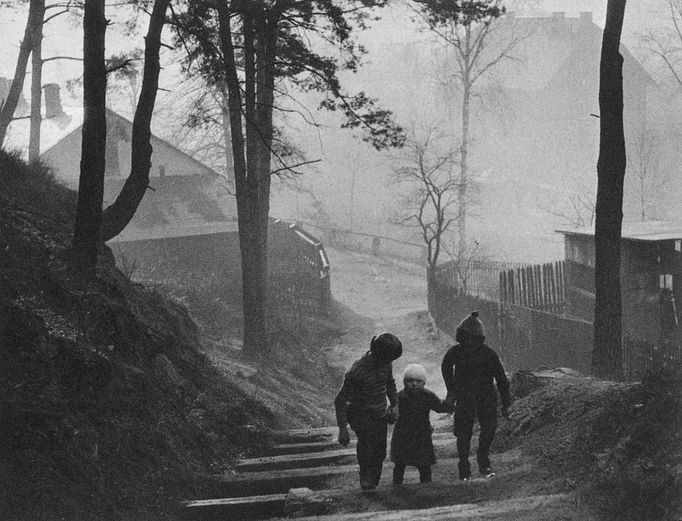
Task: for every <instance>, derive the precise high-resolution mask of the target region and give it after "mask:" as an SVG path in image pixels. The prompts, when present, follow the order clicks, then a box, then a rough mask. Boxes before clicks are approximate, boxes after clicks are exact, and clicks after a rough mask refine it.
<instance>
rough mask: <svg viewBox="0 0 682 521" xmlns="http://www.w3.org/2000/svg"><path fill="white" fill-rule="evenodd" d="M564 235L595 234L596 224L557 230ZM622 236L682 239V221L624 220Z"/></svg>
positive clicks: (628, 238)
mask: <svg viewBox="0 0 682 521" xmlns="http://www.w3.org/2000/svg"><path fill="white" fill-rule="evenodd" d="M555 231H556V232H558V233H563V234H564V235H583V236H594V226H585V227H581V228H566V229H559V230H555ZM621 237H622V238H623V239H624V240H630V241H644V242H657V241H671V240H678V239H682V223H680V222H673V221H644V222H642V221H638V222H624V223H623V226H622V229H621Z"/></svg>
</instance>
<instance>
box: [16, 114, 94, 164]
mask: <svg viewBox="0 0 682 521" xmlns="http://www.w3.org/2000/svg"><path fill="white" fill-rule="evenodd" d="M63 111H64V114H63V115H62V116H59V117H54V118H43V121H42V124H41V126H40V153H41V154H42V153H43V152H46V151H47V150H49V149H50V148H52V147H53V146H55V145H56V144H57V143H59V141H61V140H62V139H64V138H65V137H66V136H68V135H69V134H71V133H72V132H75V131H76V130H78V129H79V128H80V126H81V125H82V124H83V108H82V107H63ZM30 127H31V123H30V121H29V120H28V119H26V118H24V119H15V120H14V121H12V122H11V123H10V125H9V127H8V129H7V138H6V145H5V148H6V149H7V150H17V151H19V152H20V153H21V156H22V157H23V158H24V159H26V158H28V142H29V136H30V130H31V128H30Z"/></svg>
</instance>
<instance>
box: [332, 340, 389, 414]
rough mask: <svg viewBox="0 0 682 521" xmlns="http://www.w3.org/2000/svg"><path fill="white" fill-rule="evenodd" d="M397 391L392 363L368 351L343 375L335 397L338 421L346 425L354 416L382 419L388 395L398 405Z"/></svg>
mask: <svg viewBox="0 0 682 521" xmlns="http://www.w3.org/2000/svg"><path fill="white" fill-rule="evenodd" d="M396 391H397V390H396V385H395V380H394V379H393V364H391V363H390V362H385V361H381V360H379V359H377V357H375V356H374V355H373V354H372V353H371V352H369V351H368V352H367V353H365V354H364V355H363V356H362V358H360V359H359V360H357V361H356V362H355V363H353V365H352V366H351V368H350V369H348V371H346V374H345V375H344V377H343V385H342V386H341V389H340V390H339V392H338V394H337V395H336V398H335V399H334V407H335V410H336V422H337V424H338V425H339V426H345V425H346V424H347V423H348V417H349V416H351V415H356V416H366V417H368V418H383V417H384V416H386V398H388V401H389V403H390V404H391V406H393V405H395V403H396V401H397V396H396Z"/></svg>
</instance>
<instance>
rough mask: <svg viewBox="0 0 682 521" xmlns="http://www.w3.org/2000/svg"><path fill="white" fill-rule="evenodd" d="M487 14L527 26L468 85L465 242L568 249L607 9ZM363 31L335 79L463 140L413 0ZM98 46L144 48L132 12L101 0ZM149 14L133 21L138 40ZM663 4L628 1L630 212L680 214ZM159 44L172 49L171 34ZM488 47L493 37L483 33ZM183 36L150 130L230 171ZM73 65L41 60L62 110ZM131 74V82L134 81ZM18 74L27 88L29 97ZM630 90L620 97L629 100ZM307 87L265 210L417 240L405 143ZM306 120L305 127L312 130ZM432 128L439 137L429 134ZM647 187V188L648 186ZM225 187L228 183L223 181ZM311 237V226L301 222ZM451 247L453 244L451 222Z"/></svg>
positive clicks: (568, 4)
mask: <svg viewBox="0 0 682 521" xmlns="http://www.w3.org/2000/svg"><path fill="white" fill-rule="evenodd" d="M505 5H506V7H507V11H508V12H507V15H506V16H505V17H504V19H502V20H500V21H498V22H495V23H500V24H503V25H504V26H505V29H504V31H503V34H506V35H507V36H508V35H509V34H512V33H514V32H516V34H522V35H523V36H522V37H521V38H520V41H519V43H518V45H516V46H515V47H514V48H513V49H512V50H511V51H510V53H509V55H508V56H507V57H506V59H505V60H502V61H500V63H499V64H497V65H496V66H495V67H492V68H491V69H490V70H489V72H488V73H486V75H485V77H484V78H483V79H482V80H481V82H480V83H479V84H478V86H477V89H476V93H475V96H474V99H473V101H472V106H471V136H470V146H471V148H470V154H469V165H470V168H471V186H472V190H470V191H469V194H470V197H471V201H470V202H469V204H468V206H467V208H468V214H467V236H468V241H470V243H471V244H472V248H473V249H474V250H475V252H476V255H477V256H478V257H480V258H488V259H494V260H502V261H511V262H528V263H537V262H544V261H548V260H556V259H559V258H562V257H563V237H562V236H561V235H560V234H558V233H556V232H555V230H557V229H564V228H566V227H571V226H575V225H589V224H591V220H592V215H593V200H594V193H595V189H596V163H597V155H598V144H599V120H598V112H599V110H598V99H597V94H598V74H599V69H598V63H599V46H600V43H601V40H600V37H601V36H600V31H599V28H601V27H602V26H603V21H604V15H605V10H606V3H605V2H603V1H597V0H593V1H591V0H579V1H578V0H576V1H559V0H553V1H541V0H536V1H521V0H519V1H510V2H506V3H505ZM0 13H1V17H0V34H1V35H2V36H1V37H0V41H2V43H3V48H4V49H5V51H4V52H3V53H1V54H0V76H2V77H5V78H9V79H11V77H12V76H13V72H14V61H15V59H16V52H17V51H18V46H19V42H20V39H21V37H22V34H23V28H24V24H25V18H26V13H25V11H24V10H23V9H19V8H17V9H11V8H3V9H2V11H0ZM377 14H378V15H379V16H380V17H381V18H380V19H378V20H376V21H373V22H372V23H371V27H370V28H369V29H367V30H366V31H364V32H360V33H358V39H359V42H360V43H361V44H362V45H363V46H364V47H365V48H366V50H367V54H366V55H365V57H364V60H363V63H362V64H361V66H360V67H359V68H358V71H357V73H356V74H351V73H345V74H343V75H342V81H343V83H344V85H345V87H346V89H347V90H348V91H360V90H362V91H365V92H366V94H367V95H368V96H371V97H374V98H377V100H378V102H379V104H380V105H381V106H382V107H383V108H386V109H388V110H391V111H392V112H393V113H394V115H395V118H396V120H397V122H398V123H399V124H401V125H402V126H403V127H404V128H405V129H406V131H407V133H408V136H409V137H410V138H411V139H414V140H415V141H419V140H420V139H423V138H424V136H425V135H427V134H429V132H432V133H433V135H434V136H435V137H434V140H433V143H435V144H434V147H436V148H435V150H447V149H449V148H456V147H458V140H459V139H460V137H459V136H460V135H461V120H460V113H459V107H460V104H461V102H460V101H459V100H460V99H461V94H462V93H461V90H460V89H458V87H457V85H456V82H453V81H452V69H453V56H452V53H451V51H450V52H449V51H448V50H447V49H446V47H445V46H444V45H443V44H442V43H441V41H439V40H438V38H437V37H436V36H434V34H433V33H430V32H429V31H427V30H425V26H424V24H423V23H422V22H421V21H420V19H419V17H418V16H417V14H416V12H415V11H414V9H413V8H412V7H411V6H410V3H409V2H403V1H399V2H394V3H393V4H391V5H390V6H389V7H387V8H384V9H381V10H379V11H378V12H377ZM69 16H70V18H65V17H62V18H60V19H57V20H55V21H54V23H50V24H48V25H47V26H46V27H45V38H44V43H43V56H44V57H46V58H47V57H50V56H68V57H79V56H81V55H82V30H81V28H80V25H79V19H78V18H77V17H75V16H71V15H69ZM107 16H109V17H110V18H111V20H112V24H111V26H110V27H109V29H108V32H107V54H108V55H109V54H114V53H118V52H123V51H130V50H132V49H133V47H131V44H134V45H137V46H141V45H142V42H143V40H142V38H141V37H137V38H131V37H130V36H129V35H128V33H126V31H127V30H129V29H130V17H129V14H127V13H126V12H125V11H123V10H120V9H118V10H117V9H113V8H109V9H108V11H107ZM145 21H146V18H144V17H142V18H141V19H140V23H141V26H140V27H137V28H136V29H135V30H136V31H137V32H136V34H138V35H142V34H144V31H145V30H146V28H145V27H144V23H145ZM671 28H672V26H671V17H670V12H669V10H668V2H667V1H666V0H648V1H643V0H640V1H630V2H628V5H627V9H626V15H625V22H624V29H623V37H622V42H623V46H624V48H625V49H626V51H627V52H626V51H625V50H624V55H625V58H626V64H625V68H624V71H625V72H624V76H625V80H624V85H625V87H624V88H625V91H626V99H625V111H626V114H625V118H626V143H627V145H628V172H627V174H626V194H625V203H624V204H625V209H624V211H625V218H626V220H654V219H656V220H673V221H681V220H682V214H681V211H680V208H682V205H681V203H682V200H680V199H681V198H682V181H681V180H680V176H679V166H678V165H679V164H680V160H681V159H682V158H681V157H680V151H679V150H678V149H679V146H678V144H677V143H678V142H679V138H680V128H679V123H678V122H679V121H680V117H679V116H680V112H681V109H682V104H681V103H680V101H681V100H680V92H679V86H677V85H676V84H675V83H674V82H673V81H672V80H673V78H672V77H671V74H670V73H669V70H668V69H667V68H666V66H665V64H664V63H663V61H662V60H660V59H659V58H657V57H656V56H655V54H654V53H652V44H651V41H650V40H649V39H648V38H647V36H648V35H651V34H656V35H659V36H660V37H663V36H664V35H666V34H667V31H669V30H671ZM164 42H165V43H166V44H169V45H171V46H173V45H174V44H173V42H172V40H171V36H170V32H169V31H168V29H166V30H165V32H164ZM490 45H491V48H494V46H495V45H499V42H498V43H496V41H495V40H494V39H491V44H490ZM182 52H183V51H182V49H181V46H179V45H177V48H176V50H171V49H168V48H164V49H162V63H163V70H162V72H161V77H160V87H161V89H162V90H161V91H160V92H159V95H158V98H157V104H156V113H155V117H154V120H153V122H152V130H153V133H154V134H155V135H157V136H159V137H161V138H163V139H165V140H167V141H168V142H170V143H171V144H172V145H174V146H177V147H178V148H180V149H182V150H184V151H186V152H188V153H189V154H191V155H192V156H194V157H195V158H197V159H198V160H200V161H202V162H204V163H205V164H206V165H208V166H210V167H211V168H213V169H215V170H216V171H217V172H218V173H220V174H221V175H224V176H225V179H226V186H227V187H229V183H230V181H231V175H230V173H231V168H230V167H229V166H227V165H228V164H229V158H227V157H225V154H224V147H223V149H222V152H221V139H222V138H221V137H220V135H219V134H218V133H217V132H212V131H210V130H207V129H206V128H202V127H192V126H190V125H188V118H189V114H190V108H191V107H192V104H193V103H195V102H196V99H197V98H198V97H199V96H200V95H201V91H202V85H201V84H199V83H197V84H194V83H192V81H191V80H188V79H186V78H184V77H183V76H182V74H181V70H180V67H179V65H178V63H179V59H178V56H179V55H181V54H182ZM81 75H82V65H81V63H79V62H77V61H75V60H55V61H50V62H47V63H46V64H45V67H44V70H43V83H44V84H46V83H56V84H58V85H60V86H61V87H62V89H61V95H62V102H63V104H64V105H65V106H67V107H69V106H70V107H78V106H80V105H81V103H82V102H81V95H80V84H79V82H78V79H79V78H80V76H81ZM138 79H139V78H138ZM29 82H30V74H29V75H27V78H26V84H25V88H24V96H25V97H26V96H27V94H28V85H29ZM138 88H139V83H138V82H136V81H135V79H132V81H131V78H118V79H117V78H110V81H109V94H108V104H109V107H110V108H111V109H113V110H115V111H116V112H117V113H119V114H121V115H122V116H124V117H127V118H129V119H132V114H133V112H134V102H133V100H135V99H136V97H137V92H136V90H137V89H138ZM628 93H630V95H629V94H628ZM320 101H321V99H319V98H316V97H315V96H313V95H311V94H306V95H303V96H301V95H299V94H296V95H295V96H294V95H293V94H292V95H291V96H289V93H288V92H282V93H281V99H280V103H281V106H282V107H283V109H287V110H281V111H279V113H278V114H277V115H276V125H278V128H279V130H280V131H281V133H282V135H281V138H282V141H283V142H285V143H286V145H287V153H288V154H289V155H288V161H289V164H299V163H307V164H305V165H302V166H300V167H297V168H296V169H295V170H296V173H290V174H287V175H286V176H282V177H279V178H278V179H277V180H276V182H275V183H274V185H273V194H272V200H271V212H270V213H271V216H272V217H276V218H283V219H289V220H294V221H298V222H302V223H307V224H309V225H313V226H317V227H323V228H336V229H341V230H351V231H355V232H361V233H367V234H372V235H380V236H386V237H392V238H397V239H402V240H405V241H409V242H414V243H416V244H419V243H420V238H419V236H418V235H417V234H416V230H414V229H410V228H407V227H405V226H401V225H400V224H398V222H399V221H400V219H401V217H402V216H404V210H405V201H404V199H403V196H404V195H405V191H406V188H405V186H401V185H399V184H397V183H396V182H395V180H394V176H393V173H394V172H395V171H396V170H397V169H399V168H400V167H401V166H405V165H406V163H409V159H407V158H406V151H405V150H404V149H403V150H391V151H388V152H377V151H375V150H374V149H373V148H372V147H371V146H370V145H369V144H368V143H366V142H363V141H362V139H361V137H360V136H359V135H355V134H356V133H355V132H354V131H353V130H351V129H344V128H340V123H341V119H340V117H337V116H336V115H335V114H334V113H327V112H324V111H320V110H318V109H317V107H318V106H319V103H320ZM311 123H312V124H311ZM436 134H437V136H436ZM644 181H645V182H644ZM227 189H229V188H227ZM312 231H313V232H314V229H312ZM448 233H449V234H450V235H451V236H452V237H451V238H450V237H446V238H445V239H446V241H445V242H446V252H445V255H444V257H442V260H448V254H454V243H455V239H456V238H455V237H454V235H455V234H456V230H455V229H452V230H450V231H449V232H448Z"/></svg>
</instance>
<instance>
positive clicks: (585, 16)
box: [580, 11, 592, 22]
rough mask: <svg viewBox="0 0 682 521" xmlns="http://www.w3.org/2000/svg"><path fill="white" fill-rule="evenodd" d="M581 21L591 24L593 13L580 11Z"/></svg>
mask: <svg viewBox="0 0 682 521" xmlns="http://www.w3.org/2000/svg"><path fill="white" fill-rule="evenodd" d="M580 19H581V20H582V21H583V22H591V21H592V11H580Z"/></svg>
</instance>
